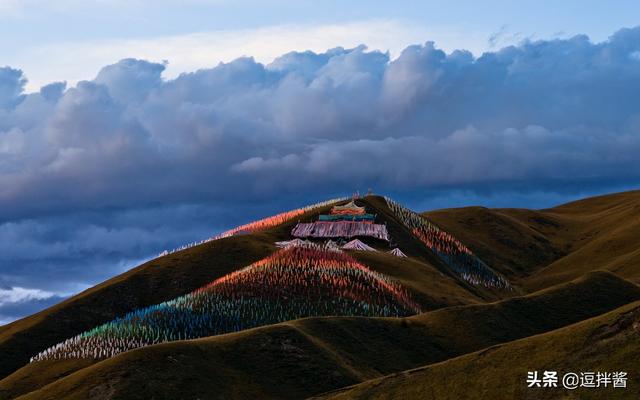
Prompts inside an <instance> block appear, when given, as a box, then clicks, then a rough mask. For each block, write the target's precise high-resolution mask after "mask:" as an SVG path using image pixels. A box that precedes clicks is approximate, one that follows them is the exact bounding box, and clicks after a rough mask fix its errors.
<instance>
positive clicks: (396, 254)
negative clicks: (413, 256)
mask: <svg viewBox="0 0 640 400" xmlns="http://www.w3.org/2000/svg"><path fill="white" fill-rule="evenodd" d="M389 254H393V255H394V256H396V257H406V256H407V255H406V254H404V253H403V252H402V250H400V249H399V248H397V247H396V248H395V249H393V250H391V251H390V252H389Z"/></svg>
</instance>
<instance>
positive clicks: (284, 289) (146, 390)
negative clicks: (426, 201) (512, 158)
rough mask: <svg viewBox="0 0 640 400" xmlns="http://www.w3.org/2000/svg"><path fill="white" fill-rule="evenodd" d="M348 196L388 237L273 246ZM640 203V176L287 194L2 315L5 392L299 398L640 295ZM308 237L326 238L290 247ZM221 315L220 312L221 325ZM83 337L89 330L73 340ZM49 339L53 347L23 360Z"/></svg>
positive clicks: (552, 328)
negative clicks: (546, 184)
mask: <svg viewBox="0 0 640 400" xmlns="http://www.w3.org/2000/svg"><path fill="white" fill-rule="evenodd" d="M356 203H357V204H356ZM336 206H337V208H336ZM334 209H338V211H339V212H337V213H335V215H334V216H333V217H331V218H327V217H326V215H327V214H332V215H333V210H334ZM344 209H347V211H346V213H347V214H349V212H352V213H357V214H358V215H361V216H358V217H357V218H358V220H362V221H363V223H367V224H371V221H374V222H373V223H372V224H371V225H367V226H364V225H358V224H356V225H357V227H358V229H368V230H372V229H373V230H376V229H377V230H376V233H375V234H376V235H378V237H375V238H372V237H362V236H360V238H361V239H362V240H363V241H364V242H365V245H366V246H367V247H368V246H370V247H372V248H374V249H376V250H377V251H353V250H345V251H343V252H342V253H340V254H342V255H340V256H337V257H338V258H339V261H336V260H335V259H334V258H335V256H332V255H327V254H328V253H327V252H331V251H332V250H331V249H327V248H326V245H327V243H328V242H323V241H319V240H316V239H314V241H315V244H313V245H308V244H307V245H303V247H298V246H296V247H287V248H284V249H281V250H278V246H279V245H280V246H282V244H281V243H284V242H287V241H291V239H292V237H291V232H292V230H293V229H294V227H296V229H297V231H303V229H300V228H301V227H302V228H304V229H307V228H308V229H315V228H321V229H326V228H327V226H326V225H323V224H325V223H326V221H327V219H329V220H331V221H338V223H337V224H334V225H331V226H330V227H332V228H331V229H333V228H336V227H337V228H340V229H343V228H345V227H350V228H349V229H351V228H353V227H354V226H356V225H354V221H355V219H356V217H344V216H341V214H342V213H343V211H344ZM349 209H351V211H349ZM322 215H324V216H325V217H321V216H322ZM638 217H640V192H627V193H620V194H614V195H608V196H600V197H596V198H591V199H585V200H582V201H579V202H574V203H569V204H566V205H562V206H558V207H555V208H552V209H548V210H521V209H485V208H480V207H467V208H461V209H447V210H438V211H432V212H427V213H423V214H422V215H421V216H420V215H418V214H416V213H414V212H412V211H410V210H407V209H406V208H404V207H402V206H401V205H400V204H398V203H396V202H394V201H392V200H390V199H386V198H382V197H378V196H367V197H365V198H361V199H357V200H356V202H355V203H350V202H348V201H347V200H344V199H340V200H336V201H329V202H323V203H320V204H318V205H314V206H312V207H305V208H302V209H298V210H293V211H291V212H287V213H283V214H281V215H278V216H274V217H270V218H267V219H265V220H261V221H258V222H256V223H252V224H248V225H246V226H243V227H239V228H238V229H235V230H232V231H231V232H229V233H227V234H223V235H220V236H219V237H217V238H215V240H209V241H206V242H204V243H202V244H199V245H196V246H193V247H189V248H185V249H183V250H180V251H177V252H173V253H170V254H166V255H163V256H161V257H159V258H156V259H154V260H152V261H149V262H147V263H145V264H143V265H141V266H139V267H136V268H134V269H132V270H130V271H129V272H127V273H125V274H122V275H120V276H118V277H115V278H113V279H111V280H108V281H106V282H104V283H102V284H100V285H98V286H96V287H94V288H91V289H89V290H87V291H85V292H83V293H80V294H78V295H76V296H74V297H72V298H70V299H68V300H66V301H65V302H62V303H60V304H58V305H56V306H54V307H51V308H49V309H47V310H44V311H42V312H40V313H38V314H35V315H33V316H31V317H27V318H25V319H23V320H20V321H16V322H14V323H12V324H9V325H6V326H3V327H0V357H1V359H2V360H3V361H2V363H0V373H1V374H2V375H0V376H1V377H3V378H4V379H2V380H0V399H4V398H7V399H9V398H14V397H16V396H19V395H25V397H26V398H87V397H96V398H122V397H125V398H151V397H153V398H198V397H199V396H200V397H202V398H249V397H251V398H302V397H305V396H313V395H318V394H320V393H322V392H326V391H330V390H334V389H338V388H341V387H344V386H348V385H353V384H356V383H360V382H364V383H363V385H367V382H368V381H369V380H371V379H377V378H381V377H382V376H384V375H387V374H391V373H397V372H400V371H403V370H408V369H412V368H417V367H421V366H424V365H439V364H434V363H443V362H447V361H446V360H452V361H453V360H455V359H458V358H460V357H465V356H463V355H465V354H472V353H473V352H476V351H479V350H481V349H484V348H487V347H490V346H496V345H499V344H501V343H507V342H511V341H513V340H517V339H519V340H526V338H534V337H537V336H535V335H539V334H541V333H544V332H548V333H545V334H544V335H547V334H551V333H554V332H556V330H558V329H560V330H562V329H568V327H567V326H568V325H571V324H576V323H580V321H583V320H586V321H589V318H594V317H597V316H598V315H601V314H603V313H606V312H610V311H611V310H614V309H618V308H620V307H624V305H625V304H629V303H631V302H633V301H637V300H638V299H640V294H639V289H638V287H637V286H636V285H635V284H637V283H638V282H640V268H638V267H637V262H636V257H640V253H638V252H637V251H636V249H638V248H640V247H639V246H638V245H639V244H640V243H638V242H639V241H640V239H638V238H639V237H640V236H638V235H637V233H640V232H638V227H637V226H635V225H638V224H637V222H636V221H638ZM316 221H319V222H318V223H317V226H315V225H314V223H316ZM298 223H301V224H303V225H300V226H298V225H297V224H298ZM331 224H333V222H331ZM314 226H315V227H314ZM374 226H375V227H374ZM345 229H346V228H345ZM363 232H364V231H363ZM383 233H384V234H388V237H389V238H390V243H387V242H386V241H385V240H382V239H380V238H381V237H383V236H381V235H382V234H383ZM285 246H286V245H285ZM304 246H307V248H311V247H313V251H319V252H320V253H319V255H318V254H316V255H312V254H304V255H302V256H301V257H299V258H297V259H299V260H301V261H299V262H298V261H296V262H291V261H290V258H287V257H289V256H288V255H290V254H291V253H296V252H298V253H300V252H302V253H304V252H305V251H306V250H304ZM391 248H398V249H400V250H401V252H402V253H403V254H406V255H407V257H398V256H395V255H393V254H389V253H388V251H389V250H390V249H391ZM336 254H337V253H336ZM278 255H279V256H278ZM282 255H286V257H284V258H282V257H280V256H282ZM274 257H275V258H274ZM278 257H280V258H278ZM327 257H328V258H327ZM345 257H346V258H345ZM329 259H330V260H331V261H327V260H329ZM274 260H275V261H274ZM283 260H285V261H283ZM314 268H315V269H314ZM597 270H607V271H610V272H603V271H600V272H592V271H597ZM314 271H315V272H314ZM238 274H240V275H241V276H242V279H236V278H233V277H237V276H238ZM327 274H330V276H331V277H332V278H331V279H335V280H333V281H331V282H333V283H329V280H327V279H326V278H327V276H329V275H327ZM301 277H302V278H301ZM234 279H235V280H234ZM216 282H217V283H216ZM251 282H254V283H251ZM257 282H267V283H268V286H267V287H268V288H269V289H268V290H264V289H263V288H262V287H263V285H262V284H257ZM389 285H390V286H389ZM258 288H260V289H259V290H258ZM348 288H352V289H353V290H352V289H348ZM203 293H204V294H206V295H203ZM398 294H399V296H400V297H398ZM211 299H215V301H212V300H211ZM283 299H285V300H283ZM314 299H315V300H314ZM220 302H226V303H225V304H232V305H233V306H232V307H230V308H224V309H223V308H220V307H218V306H217V305H219V304H222V303H220ZM354 302H355V303H354ZM256 304H257V305H258V306H257V307H253V308H252V307H250V306H249V305H256ZM310 304H312V305H313V306H310ZM410 304H411V306H410ZM194 305H195V308H194ZM185 307H186V308H185ZM243 307H245V308H243ZM407 307H409V308H407ZM243 309H244V310H246V311H245V312H244V314H242V315H244V317H242V318H240V319H237V318H239V317H238V314H237V313H236V311H233V310H243ZM253 309H255V310H267V311H269V310H270V311H269V312H268V313H266V314H260V313H252V312H251V310H253ZM159 310H160V311H159ZM194 310H195V311H194ZM229 310H232V311H233V312H231V313H230V314H229V312H230V311H229ZM296 310H297V311H296ZM393 310H397V311H393ZM194 312H195V314H194ZM261 312H262V311H261ZM415 313H418V314H417V315H414V316H407V317H402V318H398V317H401V316H402V315H411V314H415ZM335 315H342V316H335ZM358 315H359V316H358ZM384 316H394V317H393V318H380V317H384ZM305 317H307V318H305ZM308 317H311V318H308ZM221 318H222V319H224V320H225V321H227V322H226V323H225V325H224V326H226V328H224V329H222V330H217V329H218V328H216V329H213V328H214V325H215V324H213V323H212V322H211V321H220V320H222V319H221ZM297 318H302V319H297ZM176 321H182V322H181V323H180V324H178V325H176ZM586 321H585V322H586ZM215 326H222V325H220V324H218V325H215ZM204 327H206V329H204ZM563 327H565V328H563ZM236 331H237V332H236ZM92 332H93V333H92ZM123 332H126V335H125V336H123ZM225 332H228V333H226V334H220V333H225ZM127 335H128V336H127ZM71 338H76V339H74V340H75V341H74V342H73V343H81V345H80V346H79V347H69V346H68V344H69V343H70V342H69V340H70V339H71ZM523 338H525V339H523ZM143 339H144V340H143ZM185 339H194V340H185ZM96 340H99V341H100V343H101V344H100V345H98V346H95V347H91V349H92V350H91V351H90V352H87V350H86V349H87V348H88V347H87V346H86V343H92V345H93V344H94V343H96ZM65 341H66V342H65ZM63 343H67V345H65V346H66V347H64V349H65V352H60V351H59V349H60V346H62V344H63ZM105 343H108V346H105ZM114 343H115V344H116V345H117V346H116V347H114ZM122 343H127V344H126V345H122ZM513 343H515V342H513ZM52 346H53V347H52ZM56 346H57V347H56ZM505 346H506V345H505ZM138 347H141V348H138ZM48 348H49V349H57V350H55V351H53V350H51V351H49V352H48V353H46V354H47V357H42V358H38V360H39V361H36V362H32V363H29V359H30V358H31V357H34V356H36V355H37V354H38V353H40V352H42V351H43V350H45V349H48ZM106 348H109V349H113V348H117V349H118V350H117V351H111V350H110V351H104V349H106ZM96 349H97V350H96ZM131 349H133V350H131ZM126 350H128V351H126ZM122 351H124V352H123V353H121V352H122ZM89 353H90V354H89ZM118 353H120V354H118ZM79 354H81V355H79ZM66 357H70V358H66ZM498 367H499V366H496V368H498ZM478 376H479V377H480V375H478ZM385 379H386V378H385ZM168 382H173V384H171V385H170V384H168ZM363 387H364V386H363ZM28 392H32V393H30V394H28V395H27V393H28ZM344 393H347V392H344ZM353 393H356V392H353ZM151 394H152V395H151ZM336 395H337V394H336ZM340 395H343V394H340ZM496 398H500V397H496ZM503 398H508V397H503Z"/></svg>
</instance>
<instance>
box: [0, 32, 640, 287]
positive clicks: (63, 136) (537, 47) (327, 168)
mask: <svg viewBox="0 0 640 400" xmlns="http://www.w3.org/2000/svg"><path fill="white" fill-rule="evenodd" d="M164 68H165V65H164V64H158V63H152V62H148V61H143V60H135V59H126V60H122V61H120V62H118V63H116V64H113V65H109V66H106V67H104V68H103V69H102V70H101V71H99V73H98V75H97V77H96V78H95V79H94V80H93V81H85V82H81V83H79V84H78V85H77V86H75V87H71V88H66V85H65V83H53V84H50V85H48V86H45V87H43V88H42V90H41V91H40V92H39V93H32V94H27V95H25V94H24V93H23V88H24V85H25V77H24V76H23V74H22V72H21V71H20V70H17V69H12V68H8V67H6V68H0V245H1V246H3V248H2V253H1V254H2V259H0V263H1V264H0V282H5V285H9V286H10V287H27V288H28V287H39V288H46V289H49V290H51V291H53V292H55V291H56V290H58V289H60V288H61V287H63V286H64V285H67V286H66V287H68V284H63V283H62V282H73V283H74V284H77V285H82V284H83V283H93V282H95V281H96V280H100V279H104V278H106V277H107V276H109V275H110V274H113V273H116V272H118V271H119V270H122V269H124V268H126V267H127V266H130V264H131V263H135V262H136V261H138V260H140V259H143V258H145V257H149V256H150V255H152V254H154V253H156V252H158V251H160V250H162V249H164V248H167V247H172V246H175V245H177V244H179V243H181V242H184V241H191V240H197V239H201V238H203V237H206V236H208V235H210V234H212V233H214V232H215V231H217V230H219V229H222V228H224V227H226V226H229V225H232V224H234V223H240V222H243V221H245V220H247V219H250V218H252V217H257V216H259V215H260V212H271V211H275V210H277V209H283V208H288V207H291V206H295V205H299V204H304V202H306V201H308V200H317V199H320V198H325V197H327V196H330V195H334V194H344V193H349V192H351V191H352V190H353V189H355V188H358V189H364V188H366V187H371V186H372V187H374V188H375V189H376V190H377V191H379V192H382V191H384V192H392V193H400V194H402V193H405V196H406V198H407V199H414V200H415V197H412V196H411V194H412V193H413V194H415V193H427V192H428V191H435V192H437V194H435V195H433V196H435V197H434V198H437V199H440V200H438V201H437V202H436V203H437V204H440V203H441V199H442V198H445V197H447V196H446V195H444V197H443V195H442V193H446V192H447V191H448V190H453V189H455V190H461V191H463V192H464V193H467V195H465V196H467V197H466V198H472V199H477V198H478V196H479V193H481V196H485V197H486V196H489V197H490V196H493V195H494V194H495V193H511V194H510V196H516V197H517V196H518V194H521V193H527V192H532V193H533V192H536V193H538V192H539V191H540V190H544V191H545V192H551V193H566V191H568V190H569V191H571V190H573V191H574V193H575V192H579V191H580V190H582V189H581V188H580V187H579V186H580V185H581V184H582V183H585V184H586V185H587V187H588V190H587V191H594V190H596V188H598V187H601V188H603V187H606V186H608V185H610V184H611V183H612V182H613V183H615V184H616V185H617V186H618V187H625V185H626V186H629V185H632V184H635V183H637V182H638V181H639V180H640V172H638V171H640V157H638V156H637V155H638V153H639V151H640V28H634V29H623V30H620V31H618V32H617V33H615V34H614V35H613V36H611V38H610V39H609V40H607V41H605V42H602V43H592V42H590V41H589V39H588V38H587V37H585V36H576V37H573V38H569V39H556V40H542V41H524V42H522V43H521V44H520V45H518V46H510V47H505V48H503V49H500V50H497V51H495V52H490V53H485V54H483V55H481V56H479V57H474V55H472V54H471V53H470V52H467V51H464V50H459V51H454V52H452V53H449V54H447V53H445V52H443V51H441V50H439V49H437V48H436V46H435V45H434V44H433V43H430V42H427V43H426V44H423V45H415V46H410V47H408V48H406V49H405V50H404V51H403V52H402V53H401V55H400V56H399V57H398V58H397V59H394V60H391V59H390V58H389V55H388V54H386V53H381V52H378V51H368V50H367V49H366V48H365V47H363V46H361V47H357V48H354V49H342V48H337V49H332V50H329V51H327V52H326V53H323V54H315V53H312V52H302V53H299V52H293V53H289V54H285V55H283V56H282V57H280V58H278V59H276V60H275V61H274V62H273V63H271V64H269V65H262V64H260V63H256V62H255V61H254V60H253V59H251V58H240V59H238V60H235V61H233V62H230V63H226V64H220V65H218V66H216V67H213V68H210V69H203V70H199V71H196V72H193V73H188V74H183V75H181V76H179V77H178V78H176V79H173V80H163V79H162V73H163V70H164ZM541 188H542V189H541ZM465 191H466V192H465ZM435 192H434V193H435ZM459 193H462V192H456V194H453V195H452V197H451V198H452V199H459V198H460V194H459ZM482 193H484V194H482ZM401 196H402V195H401ZM487 198H488V197H487ZM552 198H555V197H552ZM436 203H434V204H436ZM414 204H421V205H422V204H423V203H422V202H420V201H417V200H415V201H414ZM523 205H525V206H526V204H523ZM247 210H250V211H247ZM56 276H57V277H58V278H56ZM30 284H31V286H29V285H30Z"/></svg>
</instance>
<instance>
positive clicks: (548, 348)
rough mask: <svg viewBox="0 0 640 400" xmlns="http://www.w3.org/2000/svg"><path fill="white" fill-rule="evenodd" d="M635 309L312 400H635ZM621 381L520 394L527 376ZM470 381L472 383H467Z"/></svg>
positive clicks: (639, 320) (638, 309) (639, 307)
mask: <svg viewBox="0 0 640 400" xmlns="http://www.w3.org/2000/svg"><path fill="white" fill-rule="evenodd" d="M639 368H640V302H634V303H632V304H629V305H626V306H623V307H620V308H618V309H616V310H614V311H611V312H609V313H607V314H604V315H602V316H598V317H595V318H592V319H588V320H586V321H583V322H580V323H577V324H574V325H570V326H567V327H565V328H562V329H558V330H555V331H552V332H548V333H545V334H541V335H536V336H532V337H528V338H525V339H521V340H517V341H514V342H510V343H506V344H502V345H496V346H492V347H489V348H486V349H484V350H481V351H478V352H475V353H471V354H467V355H464V356H461V357H457V358H453V359H450V360H447V361H444V362H441V363H437V364H432V365H428V366H425V367H422V368H417V369H413V370H409V371H405V372H401V373H398V374H394V375H389V376H386V377H383V378H379V379H374V380H371V381H367V382H364V383H362V384H359V385H356V386H353V387H349V388H344V389H341V390H338V391H336V392H333V393H327V394H326V395H324V396H320V397H317V399H327V400H328V399H332V400H346V399H367V400H369V399H406V400H411V399H416V400H417V399H420V400H429V399H434V400H435V399H437V400H447V399H452V400H458V399H467V398H485V399H496V400H499V399H523V400H528V399H531V400H534V399H535V400H543V399H560V398H563V399H564V398H566V399H607V400H609V399H637V398H639V397H640V386H638V384H637V382H638V369H639ZM545 370H548V371H558V374H559V375H560V376H562V375H563V374H564V373H567V372H574V373H580V372H590V371H591V372H596V371H605V372H615V371H625V372H627V373H628V385H627V386H628V387H627V388H626V389H622V388H613V387H607V388H578V389H576V390H575V391H570V390H567V389H564V388H562V387H559V388H543V387H541V388H528V387H527V384H526V377H527V372H528V371H545ZM470 377H472V378H471V379H470ZM559 386H561V385H559Z"/></svg>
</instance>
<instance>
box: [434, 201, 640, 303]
mask: <svg viewBox="0 0 640 400" xmlns="http://www.w3.org/2000/svg"><path fill="white" fill-rule="evenodd" d="M423 215H424V216H426V217H428V218H430V219H432V220H433V221H435V222H436V223H437V224H438V225H439V226H441V227H443V228H444V229H446V230H448V231H450V232H452V233H453V234H454V235H456V236H457V237H458V238H460V239H461V240H462V241H463V242H464V243H466V244H467V245H468V246H469V247H470V248H472V249H473V250H474V251H475V252H476V253H478V255H479V256H480V257H481V258H483V259H484V260H485V261H487V262H488V263H489V264H490V265H491V266H492V267H493V268H495V269H497V270H498V271H500V272H502V273H504V274H505V275H507V276H508V277H509V278H511V279H512V281H513V282H515V283H516V284H519V285H520V286H521V287H522V288H523V289H524V290H526V291H533V290H538V289H541V288H544V287H548V286H550V285H554V284H557V283H560V282H567V281H569V280H571V279H574V278H575V277H578V276H580V275H582V274H584V273H585V272H588V271H593V270H597V269H607V270H609V271H612V272H615V273H616V274H618V275H619V276H621V277H624V278H625V279H629V280H631V281H633V282H636V283H639V282H640V268H638V264H639V263H640V224H639V223H638V221H640V191H631V192H624V193H616V194H611V195H606V196H598V197H592V198H588V199H584V200H580V201H576V202H572V203H568V204H564V205H561V206H558V207H555V208H550V209H546V210H536V211H534V210H523V209H486V208H481V207H465V208H459V209H447V210H438V211H432V212H426V213H423Z"/></svg>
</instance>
